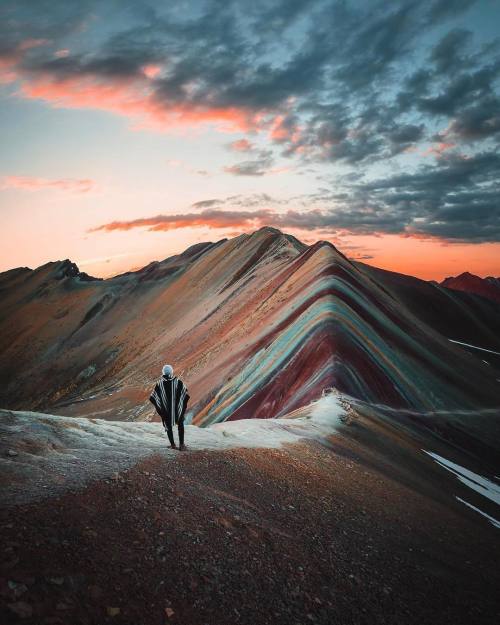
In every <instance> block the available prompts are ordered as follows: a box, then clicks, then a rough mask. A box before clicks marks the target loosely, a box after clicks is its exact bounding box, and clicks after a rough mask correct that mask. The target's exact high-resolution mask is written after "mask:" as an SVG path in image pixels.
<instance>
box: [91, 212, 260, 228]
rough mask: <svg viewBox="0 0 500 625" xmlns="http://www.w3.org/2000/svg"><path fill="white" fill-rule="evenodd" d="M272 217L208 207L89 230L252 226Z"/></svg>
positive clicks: (112, 223) (118, 222)
mask: <svg viewBox="0 0 500 625" xmlns="http://www.w3.org/2000/svg"><path fill="white" fill-rule="evenodd" d="M270 218H272V212H271V211H269V210H265V209H261V210H256V211H254V210H252V211H222V210H215V209H206V210H203V211H201V213H184V214H177V215H156V216H155V217H145V218H140V219H133V220H131V221H113V222H110V223H107V224H103V225H101V226H97V227H96V228H92V229H90V230H89V232H99V231H105V232H113V231H115V230H132V229H133V228H147V229H148V230H151V231H166V230H175V229H177V228H188V227H189V228H193V227H200V226H203V227H208V228H228V227H234V226H247V227H250V228H253V227H259V225H260V224H261V223H263V222H265V221H267V220H268V219H270Z"/></svg>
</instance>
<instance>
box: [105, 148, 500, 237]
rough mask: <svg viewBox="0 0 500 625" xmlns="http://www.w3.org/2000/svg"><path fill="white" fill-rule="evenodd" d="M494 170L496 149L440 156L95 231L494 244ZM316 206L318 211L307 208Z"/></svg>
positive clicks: (499, 164)
mask: <svg viewBox="0 0 500 625" xmlns="http://www.w3.org/2000/svg"><path fill="white" fill-rule="evenodd" d="M499 168H500V154H498V153H496V152H491V151H490V152H483V153H479V154H477V155H475V156H474V157H464V156H463V155H461V154H459V153H456V152H454V153H449V152H446V151H444V152H443V153H442V154H441V158H440V159H439V160H438V161H437V163H436V164H427V163H426V164H424V165H422V166H421V167H420V168H419V169H418V170H417V171H416V172H414V173H398V174H394V175H392V176H389V177H386V178H380V179H374V180H370V181H366V182H362V181H359V180H358V181H354V182H352V183H350V184H349V185H348V186H347V187H346V189H345V190H344V191H343V192H339V190H337V189H335V190H329V189H324V190H323V191H319V192H318V193H315V194H308V195H307V194H306V195H303V196H296V197H294V198H281V199H277V198H273V197H271V196H268V195H266V194H254V195H250V196H244V195H238V196H229V197H227V198H223V199H219V200H216V201H215V200H202V201H200V202H197V203H196V204H195V205H196V206H198V205H200V204H201V205H202V206H203V205H205V203H206V202H209V203H212V202H213V204H210V206H215V202H217V204H218V205H220V206H221V207H223V208H224V210H222V208H208V209H205V210H202V211H201V212H199V213H181V214H177V215H157V216H155V217H151V218H143V219H135V220H132V221H119V222H111V223H109V224H104V225H101V226H98V227H97V228H94V229H93V231H108V232H109V231H114V230H130V229H132V228H139V227H146V228H148V229H149V230H156V231H158V230H172V229H175V228H184V227H199V226H206V227H209V228H227V227H232V228H246V229H250V230H251V229H255V228H258V227H261V226H265V225H267V226H275V227H277V228H281V229H298V230H302V231H311V232H312V231H314V232H320V231H321V232H324V233H330V234H331V235H335V236H339V235H345V234H373V233H381V234H399V235H403V236H408V237H418V238H438V239H441V240H443V241H449V242H469V243H482V242H487V241H496V242H498V241H500V189H499V187H498V171H499ZM318 204H319V207H318V208H310V207H311V206H315V205H318ZM304 205H306V206H308V207H309V208H307V209H304V208H303V206H304ZM283 206H287V208H286V210H283V208H282V207H283ZM296 207H301V208H299V209H297V208H296Z"/></svg>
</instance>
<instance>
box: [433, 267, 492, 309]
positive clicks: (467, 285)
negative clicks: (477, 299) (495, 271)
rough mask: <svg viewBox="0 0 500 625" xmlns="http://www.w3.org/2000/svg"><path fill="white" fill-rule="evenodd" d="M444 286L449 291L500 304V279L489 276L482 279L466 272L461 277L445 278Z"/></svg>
mask: <svg viewBox="0 0 500 625" xmlns="http://www.w3.org/2000/svg"><path fill="white" fill-rule="evenodd" d="M441 285H442V286H445V287H446V288H447V289H455V290H456V291H465V292H466V293H474V294H475V295H481V296H482V297H487V298H488V299H490V300H492V301H493V302H498V303H500V278H494V277H492V276H488V277H487V278H480V277H479V276H475V275H474V274H473V273H469V272H468V271H465V272H464V273H461V274H460V275H459V276H456V277H450V278H445V279H444V280H443V281H442V282H441Z"/></svg>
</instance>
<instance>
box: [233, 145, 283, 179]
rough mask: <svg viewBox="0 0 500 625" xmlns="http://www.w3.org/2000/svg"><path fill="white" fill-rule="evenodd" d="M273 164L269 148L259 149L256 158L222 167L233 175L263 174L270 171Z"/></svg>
mask: <svg viewBox="0 0 500 625" xmlns="http://www.w3.org/2000/svg"><path fill="white" fill-rule="evenodd" d="M273 164H274V158H273V153H272V152H271V150H261V151H260V152H258V157H257V158H256V159H254V160H249V161H242V162H241V163H236V165H229V166H227V167H224V171H225V172H226V173H227V174H233V175H234V176H264V175H265V174H268V173H271V167H272V166H273Z"/></svg>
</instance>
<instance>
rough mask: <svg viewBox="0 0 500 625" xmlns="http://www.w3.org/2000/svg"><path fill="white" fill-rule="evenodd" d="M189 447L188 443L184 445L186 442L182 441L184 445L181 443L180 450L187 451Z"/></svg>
mask: <svg viewBox="0 0 500 625" xmlns="http://www.w3.org/2000/svg"><path fill="white" fill-rule="evenodd" d="M186 449H187V447H186V445H184V443H182V445H179V451H186Z"/></svg>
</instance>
